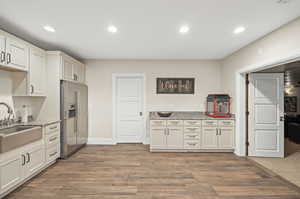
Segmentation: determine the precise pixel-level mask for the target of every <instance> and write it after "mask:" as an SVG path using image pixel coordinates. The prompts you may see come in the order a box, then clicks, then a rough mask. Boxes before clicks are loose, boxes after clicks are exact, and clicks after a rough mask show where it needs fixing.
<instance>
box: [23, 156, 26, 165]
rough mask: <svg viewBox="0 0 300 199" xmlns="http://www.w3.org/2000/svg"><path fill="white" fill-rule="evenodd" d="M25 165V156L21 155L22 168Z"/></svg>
mask: <svg viewBox="0 0 300 199" xmlns="http://www.w3.org/2000/svg"><path fill="white" fill-rule="evenodd" d="M25 163H26V157H25V155H22V166H24V165H25Z"/></svg>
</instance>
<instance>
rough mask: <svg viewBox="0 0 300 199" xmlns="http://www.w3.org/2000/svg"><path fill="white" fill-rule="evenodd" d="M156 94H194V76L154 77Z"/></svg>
mask: <svg viewBox="0 0 300 199" xmlns="http://www.w3.org/2000/svg"><path fill="white" fill-rule="evenodd" d="M156 93H157V94H194V93H195V78H156Z"/></svg>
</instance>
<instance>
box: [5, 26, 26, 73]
mask: <svg viewBox="0 0 300 199" xmlns="http://www.w3.org/2000/svg"><path fill="white" fill-rule="evenodd" d="M0 68H1V69H4V70H9V71H25V72H26V71H28V68H29V44H28V43H27V42H25V41H23V40H21V39H19V38H17V37H15V36H13V35H11V34H9V33H6V32H4V31H2V30H0Z"/></svg>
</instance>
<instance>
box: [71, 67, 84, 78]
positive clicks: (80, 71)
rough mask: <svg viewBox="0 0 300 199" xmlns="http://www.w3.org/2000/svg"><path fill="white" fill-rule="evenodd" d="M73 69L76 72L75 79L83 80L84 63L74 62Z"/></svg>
mask: <svg viewBox="0 0 300 199" xmlns="http://www.w3.org/2000/svg"><path fill="white" fill-rule="evenodd" d="M73 70H74V74H73V79H74V81H77V82H83V72H84V71H83V67H82V65H81V64H80V63H74V65H73Z"/></svg>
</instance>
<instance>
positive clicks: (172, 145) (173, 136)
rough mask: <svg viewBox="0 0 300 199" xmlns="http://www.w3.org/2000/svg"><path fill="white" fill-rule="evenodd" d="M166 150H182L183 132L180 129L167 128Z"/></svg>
mask: <svg viewBox="0 0 300 199" xmlns="http://www.w3.org/2000/svg"><path fill="white" fill-rule="evenodd" d="M167 148H168V149H183V131H182V127H168V128H167Z"/></svg>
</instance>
